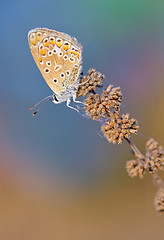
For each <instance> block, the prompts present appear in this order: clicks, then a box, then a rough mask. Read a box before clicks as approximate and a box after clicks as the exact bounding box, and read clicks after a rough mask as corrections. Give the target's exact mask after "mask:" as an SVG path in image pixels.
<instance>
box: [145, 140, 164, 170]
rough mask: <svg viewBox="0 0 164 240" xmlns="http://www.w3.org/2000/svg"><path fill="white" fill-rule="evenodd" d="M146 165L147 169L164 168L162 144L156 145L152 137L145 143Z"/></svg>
mask: <svg viewBox="0 0 164 240" xmlns="http://www.w3.org/2000/svg"><path fill="white" fill-rule="evenodd" d="M145 161H146V166H147V171H151V172H152V171H153V172H157V171H158V170H163V169H164V151H163V148H162V146H158V142H156V141H155V140H154V139H153V138H151V139H150V140H148V141H147V143H146V158H145Z"/></svg>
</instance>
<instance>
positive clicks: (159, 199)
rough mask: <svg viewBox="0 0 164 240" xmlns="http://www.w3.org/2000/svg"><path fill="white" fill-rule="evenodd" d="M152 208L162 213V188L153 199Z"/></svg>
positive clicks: (163, 192)
mask: <svg viewBox="0 0 164 240" xmlns="http://www.w3.org/2000/svg"><path fill="white" fill-rule="evenodd" d="M154 206H155V209H156V210H157V211H158V212H163V211H164V188H159V189H158V191H157V193H156V195H155V199H154Z"/></svg>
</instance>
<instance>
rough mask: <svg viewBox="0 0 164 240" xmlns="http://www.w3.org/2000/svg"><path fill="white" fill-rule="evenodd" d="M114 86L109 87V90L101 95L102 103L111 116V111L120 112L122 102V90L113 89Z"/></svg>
mask: <svg viewBox="0 0 164 240" xmlns="http://www.w3.org/2000/svg"><path fill="white" fill-rule="evenodd" d="M112 87H113V86H112V85H109V86H108V88H107V90H105V91H103V93H102V95H101V103H102V105H103V106H104V108H106V111H107V114H108V115H110V112H111V110H112V109H113V110H114V111H119V110H120V105H121V100H122V93H121V91H120V88H119V87H117V88H112Z"/></svg>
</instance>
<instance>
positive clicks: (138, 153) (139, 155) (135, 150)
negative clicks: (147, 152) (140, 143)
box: [124, 137, 145, 161]
mask: <svg viewBox="0 0 164 240" xmlns="http://www.w3.org/2000/svg"><path fill="white" fill-rule="evenodd" d="M124 139H125V140H126V141H127V142H128V143H129V145H130V147H131V149H132V151H133V154H134V156H135V157H137V158H139V159H142V160H143V161H144V159H145V156H144V155H142V153H141V152H140V151H139V149H138V148H137V147H136V146H135V144H134V143H133V142H132V141H131V140H130V139H128V138H125V137H124Z"/></svg>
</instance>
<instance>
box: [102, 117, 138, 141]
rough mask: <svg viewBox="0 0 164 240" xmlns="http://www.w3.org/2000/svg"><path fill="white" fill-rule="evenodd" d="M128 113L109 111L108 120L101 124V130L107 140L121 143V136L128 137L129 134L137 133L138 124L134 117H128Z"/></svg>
mask: <svg viewBox="0 0 164 240" xmlns="http://www.w3.org/2000/svg"><path fill="white" fill-rule="evenodd" d="M129 116H130V115H129V114H128V113H127V114H123V115H122V116H120V115H119V113H111V115H110V120H108V121H107V122H106V123H105V124H103V125H102V127H101V130H102V132H103V134H104V136H105V137H106V139H107V140H108V141H109V142H112V143H114V144H115V143H118V144H119V143H122V141H123V138H126V139H129V138H130V134H131V133H133V134H137V130H138V128H139V127H138V125H137V121H136V120H135V119H134V118H131V119H129Z"/></svg>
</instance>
